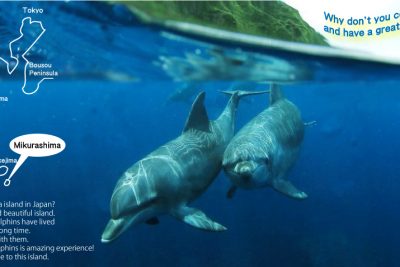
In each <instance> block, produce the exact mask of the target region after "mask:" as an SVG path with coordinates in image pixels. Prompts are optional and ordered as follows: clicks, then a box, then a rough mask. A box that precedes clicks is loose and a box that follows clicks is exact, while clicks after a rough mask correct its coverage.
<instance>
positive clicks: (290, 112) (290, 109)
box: [222, 85, 307, 199]
mask: <svg viewBox="0 0 400 267" xmlns="http://www.w3.org/2000/svg"><path fill="white" fill-rule="evenodd" d="M303 136H304V123H303V121H302V119H301V116H300V111H299V110H298V108H297V107H296V106H295V105H294V104H293V103H292V102H290V101H289V100H287V99H286V98H285V97H284V96H283V94H282V91H281V89H280V88H279V87H278V86H277V85H271V90H270V106H269V107H268V108H267V109H265V110H264V111H263V112H261V113H260V114H258V115H257V116H256V117H254V118H253V119H252V120H251V121H250V122H248V123H247V124H246V125H245V126H244V127H243V128H242V129H241V130H240V131H239V132H238V133H237V134H236V135H235V136H234V137H233V139H232V140H231V142H230V143H229V145H228V146H227V148H226V150H225V152H224V156H223V163H222V164H223V169H224V171H225V173H226V174H227V175H228V176H229V178H230V180H231V181H232V183H233V186H232V187H231V188H230V190H229V191H228V197H229V198H231V197H232V196H233V194H234V192H235V191H236V188H237V187H241V188H244V189H253V188H259V187H265V186H271V187H272V188H274V189H275V190H277V191H279V192H281V193H283V194H285V195H287V196H289V197H293V198H296V199H304V198H307V194H306V193H304V192H302V191H300V190H298V189H297V188H296V187H295V186H294V185H293V184H292V183H290V182H289V181H287V180H286V176H287V173H288V171H289V170H290V168H291V167H292V166H293V164H294V163H295V161H296V159H297V157H298V154H299V151H300V146H301V143H302V141H303Z"/></svg>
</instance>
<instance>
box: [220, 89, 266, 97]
mask: <svg viewBox="0 0 400 267" xmlns="http://www.w3.org/2000/svg"><path fill="white" fill-rule="evenodd" d="M221 92H222V93H224V94H227V95H235V94H237V96H238V97H239V98H240V97H243V96H248V95H261V94H268V93H269V92H270V90H264V91H243V90H236V91H221Z"/></svg>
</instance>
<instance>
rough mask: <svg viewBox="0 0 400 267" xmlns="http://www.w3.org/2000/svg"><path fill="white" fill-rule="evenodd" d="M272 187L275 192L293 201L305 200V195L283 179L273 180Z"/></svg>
mask: <svg viewBox="0 0 400 267" xmlns="http://www.w3.org/2000/svg"><path fill="white" fill-rule="evenodd" d="M272 187H273V188H274V189H275V190H276V191H278V192H281V193H282V194H285V195H286V196H288V197H292V198H295V199H305V198H307V197H308V195H307V194H306V193H304V192H303V191H300V190H299V189H297V188H296V187H295V186H294V185H293V184H292V183H291V182H289V181H286V180H283V179H277V180H274V181H273V183H272Z"/></svg>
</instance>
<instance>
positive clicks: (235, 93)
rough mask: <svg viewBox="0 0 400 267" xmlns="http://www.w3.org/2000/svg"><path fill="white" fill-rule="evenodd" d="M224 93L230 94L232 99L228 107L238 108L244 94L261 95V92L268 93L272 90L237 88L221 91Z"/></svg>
mask: <svg viewBox="0 0 400 267" xmlns="http://www.w3.org/2000/svg"><path fill="white" fill-rule="evenodd" d="M221 92H222V93H224V94H226V95H230V96H231V99H230V102H229V104H228V107H229V108H230V109H232V108H234V109H236V107H237V106H238V104H239V100H240V99H241V98H242V97H244V96H249V95H261V94H268V93H269V92H270V91H269V90H265V91H243V90H236V91H221Z"/></svg>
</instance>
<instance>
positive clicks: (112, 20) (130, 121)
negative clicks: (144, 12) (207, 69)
mask: <svg viewBox="0 0 400 267" xmlns="http://www.w3.org/2000/svg"><path fill="white" fill-rule="evenodd" d="M0 5H1V7H2V8H1V10H2V11H1V16H0V21H1V26H0V30H1V31H0V32H1V35H0V48H1V55H4V54H7V53H8V50H7V45H8V42H9V40H12V39H13V38H16V37H17V36H18V28H19V26H20V21H21V19H22V18H23V17H24V14H22V12H21V7H22V6H24V5H27V3H23V2H22V3H4V2H3V3H0ZM29 5H33V6H37V7H43V8H44V9H45V10H46V14H43V15H36V18H37V19H40V20H41V21H42V22H43V25H44V26H45V27H46V33H45V34H44V35H43V37H42V39H41V40H40V41H39V42H38V44H37V46H36V47H37V48H35V50H32V52H31V55H30V58H32V61H36V62H41V61H46V62H52V63H53V64H54V66H55V67H56V68H58V70H59V72H60V76H59V77H57V78H56V79H55V80H54V81H45V82H44V84H43V85H42V87H41V89H40V90H39V91H38V92H37V93H36V94H34V95H30V96H28V95H24V94H23V93H22V92H21V77H20V76H21V73H19V74H18V73H16V74H15V75H17V76H18V75H19V76H18V78H17V79H15V78H14V77H10V76H8V75H7V74H6V73H4V71H5V69H0V70H1V71H2V73H3V74H2V76H1V79H2V81H1V84H0V91H1V93H2V94H3V95H6V96H8V97H9V101H8V102H2V103H0V110H1V111H0V112H1V114H2V116H1V117H0V124H1V125H2V131H1V134H0V144H1V146H0V155H1V157H17V155H16V154H15V153H13V152H12V151H11V150H10V149H9V147H8V144H9V142H10V140H12V139H13V138H14V137H16V136H19V135H22V134H27V133H36V132H37V133H49V134H53V135H56V136H59V137H61V138H62V139H63V140H65V142H66V144H67V147H66V149H65V151H63V152H62V153H60V154H58V155H56V156H53V157H46V158H29V159H28V160H27V161H26V162H25V163H24V165H23V166H22V167H21V169H20V170H19V171H18V173H17V174H16V175H15V176H14V178H13V182H12V185H11V186H10V187H8V188H5V187H3V188H2V189H1V201H4V200H11V201H20V200H32V201H33V200H36V201H53V200H54V201H56V209H55V211H56V226H54V227H52V228H45V227H37V228H34V229H33V230H32V234H31V236H30V239H31V240H32V243H33V242H34V243H35V244H55V245H57V244H71V245H72V244H95V252H94V253H74V254H65V255H63V254H60V253H58V254H55V255H50V257H51V261H50V262H47V263H43V262H40V263H37V264H36V265H37V266H184V267H188V266H332V267H336V266H344V267H345V266H367V267H369V266H397V264H398V262H399V260H400V258H399V255H398V248H399V245H400V232H399V231H398V225H399V224H400V216H399V215H398V214H397V213H398V212H397V210H398V203H399V201H400V197H399V195H398V191H399V188H400V182H399V180H398V177H399V173H400V165H399V164H398V151H399V148H400V140H399V138H398V132H399V128H400V121H399V119H398V118H399V116H398V114H400V103H399V101H398V99H399V98H400V91H399V85H400V81H399V76H398V74H399V67H398V66H393V65H385V64H378V63H367V62H359V61H352V60H344V59H326V58H319V57H311V56H309V57H307V56H304V55H297V54H295V53H283V52H276V51H275V52H274V51H272V52H271V51H261V50H257V49H252V48H247V50H246V49H244V50H237V49H236V48H235V47H234V45H232V44H231V45H229V46H227V47H226V46H224V44H217V45H219V46H218V47H222V48H224V49H227V51H230V53H232V54H233V58H234V59H238V56H240V58H239V59H242V55H246V56H245V59H248V57H250V56H251V55H253V54H252V53H254V54H256V55H260V57H261V58H259V57H258V56H257V57H256V61H257V62H263V60H264V61H268V60H270V59H271V58H269V57H271V56H272V57H273V59H280V60H285V61H288V62H290V63H292V64H297V66H301V67H303V68H305V69H307V72H310V73H312V78H309V79H306V80H305V81H299V82H293V81H291V82H288V83H285V84H284V85H283V89H284V91H285V95H286V96H287V98H288V99H290V100H291V101H293V102H294V103H295V104H296V105H297V106H298V107H299V109H300V110H301V112H302V117H303V119H304V121H313V120H316V121H317V123H316V125H314V126H311V127H308V128H307V129H306V133H305V140H304V143H303V146H302V151H301V155H300V158H299V159H298V161H297V163H296V165H295V167H294V169H293V170H292V172H291V173H290V177H289V178H290V180H291V181H293V183H295V184H296V185H298V186H299V187H301V188H302V189H304V191H306V192H307V193H308V195H309V198H308V199H307V200H305V201H295V200H292V199H289V198H287V197H285V196H283V195H281V194H279V193H277V192H275V191H273V190H271V189H270V188H265V189H260V190H253V191H242V190H241V191H238V192H237V194H236V195H235V197H234V198H233V199H232V200H229V199H227V198H226V197H225V195H226V191H227V190H228V188H229V186H230V184H229V181H228V178H227V177H226V176H225V175H224V174H223V173H221V174H220V175H219V176H218V177H217V178H216V180H215V182H214V183H213V184H212V185H211V186H210V188H209V189H208V190H207V192H206V193H205V194H204V195H202V196H201V197H200V198H199V199H198V200H196V201H195V202H194V203H193V204H192V206H194V207H197V208H200V209H201V210H203V211H204V212H205V213H207V214H208V215H209V216H210V217H211V218H213V219H215V220H216V221H218V222H220V223H222V224H223V225H225V226H227V227H228V231H225V232H222V233H211V232H204V231H199V230H197V229H194V228H192V227H190V226H188V225H186V224H184V223H182V222H180V221H177V220H176V219H174V218H172V217H169V216H163V217H160V224H159V225H157V226H148V225H145V224H141V225H136V226H134V227H131V229H129V230H128V231H127V232H125V233H124V234H122V235H121V237H120V238H119V239H117V240H116V241H115V242H113V243H111V244H102V243H101V242H100V237H101V233H102V231H103V229H104V227H105V225H106V223H107V221H108V219H109V200H110V196H111V193H112V190H113V188H114V186H115V183H116V181H117V179H118V178H119V177H120V175H121V174H122V173H123V172H124V171H125V170H126V169H127V168H128V167H129V166H131V165H132V164H133V163H134V162H136V161H137V160H139V159H140V158H142V157H143V156H145V155H146V154H148V153H149V152H151V151H153V150H154V149H156V148H157V147H159V146H160V145H162V144H164V143H165V142H167V141H169V140H171V139H173V138H175V137H176V136H178V135H179V134H180V133H181V131H182V129H183V125H184V123H185V120H186V117H187V115H188V112H189V110H190V102H191V100H192V99H193V97H192V98H190V97H189V100H188V101H187V102H186V103H185V102H177V103H175V102H172V103H168V102H167V99H168V97H169V96H170V95H171V93H173V92H174V91H175V90H176V89H177V88H181V87H182V86H184V83H187V82H188V81H177V77H176V75H179V74H182V72H179V71H180V70H177V71H175V72H174V73H172V74H171V73H169V72H168V71H165V69H164V68H163V60H162V59H160V56H163V57H167V58H173V57H179V58H181V59H185V53H193V54H195V55H199V53H198V51H201V53H200V55H201V56H202V55H206V56H205V58H206V60H208V59H209V58H210V53H207V51H210V49H212V47H213V46H214V45H215V44H207V43H205V40H200V41H190V40H188V39H187V37H184V39H180V38H178V37H175V36H173V37H171V35H170V34H171V33H165V32H163V31H162V29H160V28H155V27H150V26H143V25H141V24H139V23H138V22H137V21H136V20H135V18H134V17H132V16H131V15H129V13H128V12H127V11H126V10H125V9H124V8H123V7H122V6H115V7H114V8H110V7H109V6H108V5H106V4H103V3H85V2H80V3H46V2H44V3H29ZM174 34H175V33H174ZM39 48H40V49H39ZM196 51H197V53H196ZM268 52H271V53H272V54H271V53H268ZM211 55H212V53H211ZM249 55H250V56H249ZM265 57H268V58H265ZM34 59H35V60H34ZM183 61H185V60H183ZM186 61H187V60H186ZM244 61H245V60H244ZM174 62H175V61H174ZM164 63H165V62H164ZM175 63H176V62H175ZM176 64H177V63H176ZM182 64H184V63H182ZM266 64H267V63H266ZM271 64H272V66H275V65H274V64H273V63H271ZM229 66H230V67H232V65H228V67H229ZM266 66H267V67H268V66H271V65H268V64H267V65H266ZM3 67H4V66H3V65H1V68H3ZM190 67H191V68H192V67H193V66H190ZM182 68H184V69H185V70H186V71H187V72H186V73H187V74H188V75H189V74H190V73H193V72H196V71H197V72H198V71H199V69H194V71H192V69H191V68H189V69H187V68H188V66H186V65H184V66H183V67H182ZM254 68H256V67H254ZM240 70H241V69H239V71H240ZM260 70H261V71H262V70H263V69H262V68H261V69H260ZM228 71H229V72H230V73H236V72H238V70H236V69H234V68H233V67H232V69H228ZM174 74H175V76H174ZM250 74H251V75H253V74H254V73H250ZM250 74H249V75H250ZM258 75H259V73H257V75H255V74H254V75H253V76H252V77H259V76H258ZM307 77H308V76H307ZM178 78H179V77H178ZM217 78H218V77H209V76H204V79H203V80H200V81H196V82H198V83H199V87H201V89H202V90H205V91H206V94H207V96H206V103H205V104H206V107H207V111H208V114H209V117H210V118H211V119H214V118H216V117H217V116H218V115H219V113H220V112H221V111H222V109H223V108H224V106H225V104H226V102H227V100H228V99H227V98H226V97H223V96H221V93H220V92H219V90H223V89H229V88H232V86H233V85H234V84H235V83H237V82H238V81H237V80H235V79H234V75H233V76H232V77H229V79H228V78H227V79H224V81H221V80H218V79H217ZM190 82H193V81H190ZM244 86H245V87H246V88H247V89H252V90H256V89H258V90H261V89H265V88H266V87H267V85H266V84H264V83H256V81H254V80H253V81H248V82H247V83H245V85H244ZM248 87H251V88H248ZM267 105H268V101H267V97H265V96H254V97H251V99H250V98H249V100H248V101H242V102H241V103H240V106H239V109H238V113H237V129H239V128H240V127H241V126H243V125H244V124H245V123H246V122H247V121H248V120H249V119H251V118H252V117H254V116H255V115H256V114H258V113H259V112H260V111H262V110H263V109H264V108H265V107H266V106H267ZM3 263H4V265H9V266H31V265H32V266H33V265H35V264H34V263H33V262H12V263H10V262H8V263H6V262H2V263H1V265H3Z"/></svg>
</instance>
